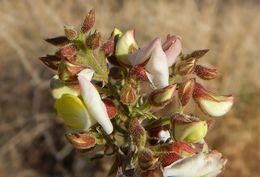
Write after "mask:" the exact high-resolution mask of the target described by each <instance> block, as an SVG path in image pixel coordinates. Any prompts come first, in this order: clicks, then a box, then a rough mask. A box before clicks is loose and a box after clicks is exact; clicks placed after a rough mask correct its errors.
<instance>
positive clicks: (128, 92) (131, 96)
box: [120, 84, 137, 105]
mask: <svg viewBox="0 0 260 177" xmlns="http://www.w3.org/2000/svg"><path fill="white" fill-rule="evenodd" d="M120 100H121V101H122V103H124V104H128V105H134V104H135V103H136V101H137V93H136V88H134V87H133V86H132V85H131V84H127V85H125V86H124V87H123V88H122V90H121V94H120Z"/></svg>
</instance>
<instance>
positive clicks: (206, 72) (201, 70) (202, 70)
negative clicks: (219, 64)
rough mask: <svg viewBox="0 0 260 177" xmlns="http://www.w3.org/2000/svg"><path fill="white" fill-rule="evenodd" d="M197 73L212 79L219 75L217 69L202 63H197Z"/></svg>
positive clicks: (203, 77) (201, 76)
mask: <svg viewBox="0 0 260 177" xmlns="http://www.w3.org/2000/svg"><path fill="white" fill-rule="evenodd" d="M194 72H195V73H196V75H197V76H198V77H200V78H201V79H204V80H211V79H215V78H216V77H217V75H218V72H217V70H216V69H211V68H206V67H204V66H201V65H196V67H195V71H194Z"/></svg>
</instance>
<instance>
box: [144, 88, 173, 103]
mask: <svg viewBox="0 0 260 177" xmlns="http://www.w3.org/2000/svg"><path fill="white" fill-rule="evenodd" d="M175 95H176V84H172V85H169V86H167V87H164V88H162V89H157V90H155V91H153V92H152V93H151V94H150V96H149V98H148V99H149V103H150V104H151V105H153V106H155V107H163V106H166V105H167V104H169V103H170V102H171V101H172V100H173V99H174V97H175Z"/></svg>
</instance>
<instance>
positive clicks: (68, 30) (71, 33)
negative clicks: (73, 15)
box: [64, 26, 78, 40]
mask: <svg viewBox="0 0 260 177" xmlns="http://www.w3.org/2000/svg"><path fill="white" fill-rule="evenodd" d="M64 33H65V35H66V37H67V38H68V39H69V40H73V39H75V38H76V37H77V36H78V33H77V31H76V30H75V29H74V27H73V26H64Z"/></svg>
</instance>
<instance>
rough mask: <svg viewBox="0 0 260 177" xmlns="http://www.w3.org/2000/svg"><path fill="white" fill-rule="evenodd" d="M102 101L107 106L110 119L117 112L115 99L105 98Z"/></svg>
mask: <svg viewBox="0 0 260 177" xmlns="http://www.w3.org/2000/svg"><path fill="white" fill-rule="evenodd" d="M102 101H103V103H104V104H105V106H106V109H107V114H108V117H109V118H110V119H111V118H113V117H115V115H116V114H117V107H116V105H115V104H114V103H113V101H112V100H110V99H107V98H105V99H103V100H102Z"/></svg>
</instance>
